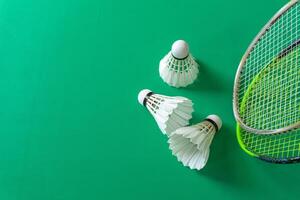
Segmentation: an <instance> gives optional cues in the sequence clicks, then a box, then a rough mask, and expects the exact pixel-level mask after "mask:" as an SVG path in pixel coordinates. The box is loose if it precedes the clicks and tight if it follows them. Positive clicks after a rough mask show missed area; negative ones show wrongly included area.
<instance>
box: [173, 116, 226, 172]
mask: <svg viewBox="0 0 300 200" xmlns="http://www.w3.org/2000/svg"><path fill="white" fill-rule="evenodd" d="M221 126H222V121H221V119H220V118H219V117H218V116H217V115H209V116H207V118H206V119H205V120H204V121H203V122H200V123H199V124H196V125H193V126H188V127H182V128H179V129H177V130H176V131H174V132H173V133H171V135H170V138H169V140H168V143H169V145H170V149H171V151H172V154H173V155H175V156H176V157H177V159H178V161H180V162H182V163H183V165H184V166H188V167H189V168H191V169H197V170H200V169H202V168H203V167H204V166H205V164H206V162H207V160H208V156H209V149H210V148H209V147H210V144H211V142H212V140H213V137H214V135H215V133H216V132H217V131H218V130H220V128H221Z"/></svg>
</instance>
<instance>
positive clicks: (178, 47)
mask: <svg viewBox="0 0 300 200" xmlns="http://www.w3.org/2000/svg"><path fill="white" fill-rule="evenodd" d="M171 53H172V55H173V56H174V57H175V58H177V59H184V58H186V57H187V56H188V55H189V45H188V43H187V42H186V41H184V40H177V41H175V42H174V43H173V45H172V49H171Z"/></svg>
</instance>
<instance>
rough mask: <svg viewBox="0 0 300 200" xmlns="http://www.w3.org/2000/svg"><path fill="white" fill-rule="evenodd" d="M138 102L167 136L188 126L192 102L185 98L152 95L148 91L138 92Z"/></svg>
mask: <svg viewBox="0 0 300 200" xmlns="http://www.w3.org/2000/svg"><path fill="white" fill-rule="evenodd" d="M138 101H139V103H140V104H142V105H144V106H145V107H147V109H148V110H149V111H150V113H151V114H152V115H153V117H154V119H155V120H156V122H157V124H158V126H159V128H160V130H161V131H162V132H163V133H164V134H167V135H169V134H170V133H172V132H173V131H175V130H176V129H178V128H180V127H183V126H186V125H188V124H189V120H190V119H191V118H192V112H193V111H194V109H193V103H192V101H191V100H189V99H187V98H185V97H178V96H177V97H169V96H165V95H161V94H154V93H153V92H152V91H150V90H148V89H144V90H141V91H140V93H139V95H138Z"/></svg>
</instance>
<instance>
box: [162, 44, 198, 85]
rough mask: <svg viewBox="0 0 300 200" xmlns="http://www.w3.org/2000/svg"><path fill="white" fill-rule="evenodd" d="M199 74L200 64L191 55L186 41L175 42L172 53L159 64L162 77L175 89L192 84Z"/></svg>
mask: <svg viewBox="0 0 300 200" xmlns="http://www.w3.org/2000/svg"><path fill="white" fill-rule="evenodd" d="M198 72H199V71H198V64H197V62H196V61H195V59H194V58H193V56H192V55H191V54H190V53H189V46H188V44H187V43H186V42H185V41H184V40H177V41H176V42H174V43H173V45H172V49H171V51H170V52H169V53H168V54H167V55H166V56H165V57H164V58H163V59H162V60H161V61H160V63H159V74H160V77H161V78H162V79H163V80H164V82H166V83H167V84H169V85H171V86H174V87H185V86H187V85H189V84H192V83H193V82H194V81H195V80H196V78H197V76H198Z"/></svg>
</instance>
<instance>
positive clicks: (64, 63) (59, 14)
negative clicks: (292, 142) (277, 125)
mask: <svg viewBox="0 0 300 200" xmlns="http://www.w3.org/2000/svg"><path fill="white" fill-rule="evenodd" d="M284 4H285V1H283V0H280V1H274V0H265V1H259V0H253V1H238V0H230V1H223V0H218V1H196V0H193V1H158V0H154V1H149V2H143V1H137V0H136V1H109V0H103V1H101V0H100V1H96V0H94V1H92V0H65V1H58V0H52V1H37V0H36V1H33V0H29V1H16V0H10V1H4V0H2V1H0V46H1V49H0V51H1V52H0V55H1V56H0V89H1V92H0V94H1V98H0V102H1V105H2V106H1V109H0V119H1V135H0V136H1V137H0V141H1V144H0V199H1V200H2V199H3V200H15V199H16V200H23V199H26V200H48V199H53V200H57V199H64V200H65V199H66V200H77V199H88V200H91V199H129V200H132V199H157V200H158V199H171V200H177V199H211V198H214V199H230V200H232V199H298V198H299V194H300V191H299V181H300V174H299V170H300V166H299V165H272V164H269V163H265V162H262V161H259V160H257V159H254V158H252V157H250V156H248V155H247V154H246V153H244V152H243V151H242V150H241V149H240V147H239V146H238V143H237V140H236V137H235V121H234V118H233V114H232V88H233V80H234V75H235V71H236V68H237V65H238V63H239V61H240V58H241V56H242V55H243V53H244V51H245V50H246V48H247V46H248V45H249V43H250V42H251V40H252V39H253V37H254V36H255V35H256V33H257V32H258V31H259V30H260V28H261V27H262V26H263V25H264V24H265V23H266V21H267V20H268V19H269V18H270V17H271V16H272V15H273V14H274V13H275V12H276V11H277V10H278V9H279V8H280V7H281V6H282V5H284ZM179 38H183V39H185V40H187V41H188V42H189V43H190V49H191V51H192V53H193V55H194V56H195V57H197V59H198V60H199V62H200V64H201V68H200V75H199V79H198V80H197V82H196V83H195V84H194V85H192V86H190V87H188V88H186V89H175V88H171V87H169V86H167V85H166V84H165V83H163V82H162V80H161V79H160V77H159V75H158V63H159V60H160V59H161V58H162V56H164V54H166V53H167V52H168V50H169V48H170V45H171V43H172V42H173V41H174V40H176V39H179ZM143 88H149V89H152V90H153V91H155V92H158V93H163V94H168V95H182V96H186V97H188V98H190V99H192V100H193V101H194V103H195V109H196V111H197V112H196V113H195V115H194V119H193V122H194V123H195V122H198V121H199V120H201V119H202V118H203V117H205V116H206V115H208V114H212V113H216V114H219V115H220V117H221V118H222V119H223V121H224V127H223V128H222V131H221V132H220V134H219V135H216V138H215V140H214V142H213V144H212V148H211V149H212V151H211V156H210V160H209V162H208V164H207V166H206V167H205V168H204V169H203V170H202V171H200V172H196V171H191V170H189V169H188V168H185V167H183V166H182V165H181V164H180V163H178V162H177V161H176V158H175V157H173V156H172V155H171V153H170V151H169V150H168V146H167V144H166V140H167V139H166V137H165V136H163V135H162V134H161V133H160V131H159V129H158V127H157V126H156V123H155V122H154V120H153V118H152V117H151V116H150V114H149V113H148V112H147V111H146V109H145V108H143V107H142V106H140V105H139V104H138V102H137V93H138V92H139V90H140V89H143Z"/></svg>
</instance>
